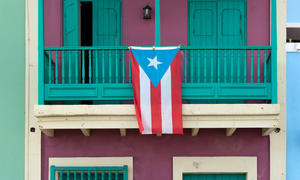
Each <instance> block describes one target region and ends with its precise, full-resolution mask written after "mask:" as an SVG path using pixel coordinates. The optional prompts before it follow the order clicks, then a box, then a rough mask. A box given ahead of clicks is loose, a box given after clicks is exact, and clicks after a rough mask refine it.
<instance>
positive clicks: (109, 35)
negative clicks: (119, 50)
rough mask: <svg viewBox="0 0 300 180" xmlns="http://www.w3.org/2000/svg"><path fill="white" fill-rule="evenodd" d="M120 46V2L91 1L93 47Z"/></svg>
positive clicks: (112, 0)
mask: <svg viewBox="0 0 300 180" xmlns="http://www.w3.org/2000/svg"><path fill="white" fill-rule="evenodd" d="M121 45H122V1H121V0H109V1H107V0H93V46H121Z"/></svg>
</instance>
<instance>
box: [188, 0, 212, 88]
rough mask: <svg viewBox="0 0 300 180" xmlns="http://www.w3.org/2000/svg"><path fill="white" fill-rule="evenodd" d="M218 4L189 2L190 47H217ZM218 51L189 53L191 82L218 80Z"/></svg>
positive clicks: (189, 77) (189, 76)
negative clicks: (216, 74)
mask: <svg viewBox="0 0 300 180" xmlns="http://www.w3.org/2000/svg"><path fill="white" fill-rule="evenodd" d="M216 22H217V2H216V1H190V2H189V36H188V37H189V45H190V46H197V47H199V46H200V47H216V46H217V23H216ZM216 52H217V51H215V50H211V51H204V50H197V51H190V52H188V57H189V58H188V59H189V63H188V68H189V69H188V72H189V74H188V79H189V81H190V82H199V83H201V82H202V83H203V82H212V81H215V80H216V76H213V75H214V74H213V73H216V72H213V71H215V70H216V55H217V53H216Z"/></svg>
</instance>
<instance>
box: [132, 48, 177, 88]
mask: <svg viewBox="0 0 300 180" xmlns="http://www.w3.org/2000/svg"><path fill="white" fill-rule="evenodd" d="M178 51H179V48H177V47H170V48H161V49H160V48H155V49H152V48H139V47H133V48H132V49H131V52H132V54H133V56H134V57H135V59H136V61H137V63H138V64H139V65H140V66H141V68H142V69H143V70H144V72H145V73H146V75H147V76H148V78H149V79H150V81H151V82H152V84H153V85H154V87H156V86H157V85H158V84H159V82H160V80H161V79H162V77H163V76H164V74H165V73H166V71H167V70H168V68H169V67H170V65H171V63H172V61H173V59H174V58H175V56H176V54H177V53H178Z"/></svg>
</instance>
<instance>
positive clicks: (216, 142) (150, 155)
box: [42, 129, 270, 180]
mask: <svg viewBox="0 0 300 180" xmlns="http://www.w3.org/2000/svg"><path fill="white" fill-rule="evenodd" d="M185 134H186V135H184V136H180V135H163V136H162V137H157V136H155V135H150V136H149V135H148V136H145V135H140V134H138V132H137V131H134V130H132V131H129V132H127V136H126V137H121V136H120V132H119V131H118V130H94V131H92V132H91V136H90V137H85V136H83V135H82V133H81V132H80V130H57V131H55V137H53V138H51V137H47V136H44V135H43V136H42V177H43V178H42V179H43V180H46V179H47V177H48V158H49V157H103V156H133V159H134V179H135V180H154V179H155V180H156V179H157V180H160V179H161V180H172V157H173V156H257V159H258V169H257V170H258V180H269V172H270V171H269V169H270V168H269V161H270V159H269V138H268V137H262V136H261V130H260V129H238V130H237V131H236V132H235V133H234V135H233V136H231V137H227V136H226V135H225V129H219V130H217V129H215V130H207V129H201V130H200V132H199V135H198V136H197V137H192V136H190V131H185Z"/></svg>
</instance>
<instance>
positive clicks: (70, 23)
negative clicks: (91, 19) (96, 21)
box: [63, 0, 79, 47]
mask: <svg viewBox="0 0 300 180" xmlns="http://www.w3.org/2000/svg"><path fill="white" fill-rule="evenodd" d="M63 44H64V46H73V47H74V46H79V0H63Z"/></svg>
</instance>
